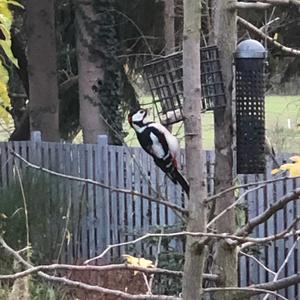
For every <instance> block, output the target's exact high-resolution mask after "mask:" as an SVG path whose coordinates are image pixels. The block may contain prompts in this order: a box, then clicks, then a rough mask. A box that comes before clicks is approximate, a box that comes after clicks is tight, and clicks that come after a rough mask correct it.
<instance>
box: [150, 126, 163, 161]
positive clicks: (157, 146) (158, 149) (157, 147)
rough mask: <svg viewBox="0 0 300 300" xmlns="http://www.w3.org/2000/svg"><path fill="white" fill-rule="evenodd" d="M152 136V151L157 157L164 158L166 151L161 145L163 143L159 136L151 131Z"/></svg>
mask: <svg viewBox="0 0 300 300" xmlns="http://www.w3.org/2000/svg"><path fill="white" fill-rule="evenodd" d="M150 138H151V140H152V143H153V145H152V151H153V154H154V155H155V156H156V157H157V158H161V159H162V158H163V157H164V156H165V151H164V149H163V147H162V145H161V143H160V142H159V140H158V138H157V136H156V135H155V134H154V133H152V132H151V133H150Z"/></svg>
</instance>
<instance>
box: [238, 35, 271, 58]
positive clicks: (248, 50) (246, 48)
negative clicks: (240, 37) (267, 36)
mask: <svg viewBox="0 0 300 300" xmlns="http://www.w3.org/2000/svg"><path fill="white" fill-rule="evenodd" d="M266 56H267V51H266V49H265V48H264V46H263V45H262V44H261V43H260V42H258V41H256V40H252V39H248V40H245V41H242V42H241V43H239V44H238V46H237V48H236V52H235V57H236V58H265V57H266Z"/></svg>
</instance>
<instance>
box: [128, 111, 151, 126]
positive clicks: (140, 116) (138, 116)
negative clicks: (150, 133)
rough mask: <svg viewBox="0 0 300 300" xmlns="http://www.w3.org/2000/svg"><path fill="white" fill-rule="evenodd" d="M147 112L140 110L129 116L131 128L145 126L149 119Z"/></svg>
mask: <svg viewBox="0 0 300 300" xmlns="http://www.w3.org/2000/svg"><path fill="white" fill-rule="evenodd" d="M147 113H148V112H147V110H146V109H142V108H140V109H139V110H137V111H133V112H131V113H130V114H129V115H128V123H129V124H130V126H131V127H133V125H134V124H136V125H143V124H144V123H145V122H146V121H145V119H146V117H147Z"/></svg>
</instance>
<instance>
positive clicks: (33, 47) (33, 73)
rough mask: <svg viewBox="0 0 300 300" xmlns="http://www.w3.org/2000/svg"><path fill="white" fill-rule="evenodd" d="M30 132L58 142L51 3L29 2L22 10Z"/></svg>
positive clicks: (57, 108) (57, 106) (52, 1)
mask: <svg viewBox="0 0 300 300" xmlns="http://www.w3.org/2000/svg"><path fill="white" fill-rule="evenodd" d="M26 11H27V15H26V31H27V37H28V49H27V53H28V74H29V96H30V104H29V110H30V112H29V114H30V128H31V130H32V131H33V130H39V131H41V133H42V137H43V140H46V141H56V140H58V139H59V124H58V111H59V101H58V83H57V66H56V38H55V12H54V0H30V1H28V2H27V7H26Z"/></svg>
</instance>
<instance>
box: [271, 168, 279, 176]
mask: <svg viewBox="0 0 300 300" xmlns="http://www.w3.org/2000/svg"><path fill="white" fill-rule="evenodd" d="M278 172H280V169H273V170H272V171H271V173H272V175H275V174H277V173H278Z"/></svg>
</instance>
